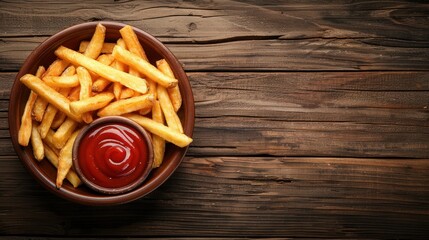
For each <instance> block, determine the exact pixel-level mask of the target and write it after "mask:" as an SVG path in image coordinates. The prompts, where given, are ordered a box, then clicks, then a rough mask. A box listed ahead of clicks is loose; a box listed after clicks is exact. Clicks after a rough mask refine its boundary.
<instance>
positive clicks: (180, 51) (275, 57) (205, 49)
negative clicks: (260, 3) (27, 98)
mask: <svg viewBox="0 0 429 240" xmlns="http://www.w3.org/2000/svg"><path fill="white" fill-rule="evenodd" d="M45 39H46V38H45V37H37V38H34V37H31V38H15V37H13V38H0V48H1V49H3V50H2V51H1V52H0V59H5V61H1V62H0V71H17V70H18V69H19V68H20V66H21V65H22V64H23V63H24V61H25V59H26V58H27V56H28V55H29V54H30V53H31V51H32V50H33V49H35V48H36V47H37V46H38V45H39V44H40V43H41V42H42V41H43V40H45ZM166 46H167V47H168V48H169V49H170V50H171V51H172V52H173V54H174V55H175V56H176V57H177V58H178V59H180V62H181V63H182V64H183V65H184V68H185V70H186V71H250V72H254V71H358V70H364V71H365V70H371V71H373V70H429V67H428V66H429V47H428V46H429V42H428V43H426V47H424V48H422V47H419V46H418V45H417V46H416V45H415V43H414V42H413V41H411V42H408V43H405V42H403V41H401V42H400V43H395V41H392V42H389V44H387V45H385V43H383V42H382V41H379V40H377V39H300V40H288V39H274V40H258V41H254V40H237V41H227V42H224V43H209V44H194V43H189V44H182V43H180V44H178V43H168V42H166ZM279 53H282V54H279ZM398 59H400V60H398Z"/></svg>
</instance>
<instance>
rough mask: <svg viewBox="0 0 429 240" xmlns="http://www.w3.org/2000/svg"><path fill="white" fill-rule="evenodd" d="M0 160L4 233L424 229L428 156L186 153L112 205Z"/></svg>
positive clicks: (414, 233) (384, 233)
mask: <svg viewBox="0 0 429 240" xmlns="http://www.w3.org/2000/svg"><path fill="white" fill-rule="evenodd" d="M0 160H1V162H2V168H0V174H1V176H2V181H1V182H0V196H1V197H0V213H1V215H2V218H0V229H1V234H2V235H16V234H20V235H25V236H30V235H31V236H37V235H43V236H59V235H63V236H69V237H70V236H87V237H90V236H96V235H102V236H111V237H113V236H124V235H126V236H128V237H133V236H137V237H138V236H140V237H141V236H160V237H162V236H166V233H169V234H170V235H171V234H174V236H183V237H184V236H190V235H192V236H200V237H202V236H206V237H209V236H212V237H214V236H224V237H226V236H236V237H238V236H241V237H245V236H254V237H255V236H261V237H320V236H325V237H330V238H333V237H356V238H414V237H419V236H424V235H427V234H429V232H428V231H429V221H428V220H429V219H428V211H429V208H428V206H429V199H428V197H427V196H428V194H429V191H428V188H427V186H428V184H429V161H428V160H429V159H420V160H413V159H351V158H286V157H281V158H273V157H212V158H211V157H209V158H205V157H202V158H192V157H187V158H185V159H184V161H183V163H182V165H181V166H180V167H179V169H178V170H177V172H176V173H175V174H174V175H173V176H172V178H171V179H170V180H168V181H167V182H166V183H165V184H164V185H163V186H162V187H160V188H159V189H157V190H156V191H155V192H153V193H152V194H150V195H149V196H147V197H145V198H143V199H141V200H138V201H136V202H133V203H130V204H127V205H121V206H115V207H109V208H94V207H85V206H79V205H75V204H73V203H70V202H67V201H65V200H62V199H59V198H57V197H55V196H53V195H51V194H50V193H48V192H47V191H45V190H43V189H41V187H39V186H38V184H37V183H36V182H35V180H33V179H31V177H30V176H29V175H28V174H27V172H26V171H25V170H24V169H23V167H22V165H21V163H20V162H19V160H18V159H16V157H0ZM17 206H19V207H17ZM29 212H31V213H36V214H28V213H29Z"/></svg>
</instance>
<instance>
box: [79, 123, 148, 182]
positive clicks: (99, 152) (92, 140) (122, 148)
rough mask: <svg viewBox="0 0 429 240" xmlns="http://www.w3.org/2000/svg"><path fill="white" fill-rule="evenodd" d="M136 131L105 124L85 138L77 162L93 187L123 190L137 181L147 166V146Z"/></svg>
mask: <svg viewBox="0 0 429 240" xmlns="http://www.w3.org/2000/svg"><path fill="white" fill-rule="evenodd" d="M144 139H145V137H144V136H143V135H142V134H141V133H140V132H139V131H137V130H136V129H134V128H133V127H131V126H128V125H126V124H122V123H105V124H103V125H100V126H98V127H97V128H93V129H90V130H89V131H88V132H87V133H86V134H85V135H84V136H83V138H82V140H81V142H80V145H79V149H78V161H79V166H80V169H81V171H82V174H83V175H84V176H85V177H86V178H87V179H88V180H89V181H91V182H93V183H94V184H96V185H98V186H100V187H105V188H120V187H124V186H127V185H129V184H131V183H133V182H135V181H137V180H138V179H139V178H140V177H141V176H142V174H144V171H145V170H146V169H147V168H148V167H149V166H148V146H147V144H148V143H147V142H146V141H145V140H144Z"/></svg>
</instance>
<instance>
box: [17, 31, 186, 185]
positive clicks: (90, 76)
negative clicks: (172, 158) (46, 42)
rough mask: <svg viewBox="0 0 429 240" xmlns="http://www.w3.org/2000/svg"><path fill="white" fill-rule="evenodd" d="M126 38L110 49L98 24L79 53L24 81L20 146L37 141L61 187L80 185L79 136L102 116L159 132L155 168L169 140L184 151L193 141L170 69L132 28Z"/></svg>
mask: <svg viewBox="0 0 429 240" xmlns="http://www.w3.org/2000/svg"><path fill="white" fill-rule="evenodd" d="M119 32H120V34H121V38H119V39H118V40H117V42H116V43H112V42H105V35H106V28H105V27H104V26H103V25H101V24H98V25H97V26H96V29H95V32H94V34H93V36H92V38H91V40H90V41H82V42H81V43H80V46H79V50H78V51H75V50H72V49H69V48H66V47H64V46H60V47H59V48H58V49H56V51H55V55H56V56H57V57H58V58H57V59H56V60H55V61H54V62H52V64H51V65H49V67H48V68H47V69H45V68H44V67H43V66H40V67H39V68H38V70H37V72H36V74H35V75H32V74H25V75H24V76H22V77H21V78H20V81H21V82H22V83H23V84H24V85H25V86H27V87H28V88H29V89H31V92H30V95H29V97H28V100H27V102H26V105H25V108H24V113H23V115H22V119H21V126H20V129H19V131H18V142H19V144H20V145H22V146H28V145H29V143H30V142H31V145H32V148H33V153H34V157H35V159H37V160H38V161H41V160H42V159H44V158H45V157H46V158H47V159H48V160H49V161H50V162H51V163H52V164H53V165H54V166H55V167H56V168H57V179H56V186H57V188H60V187H61V186H62V184H63V181H64V179H67V180H68V181H69V182H70V183H71V184H72V185H73V186H74V187H78V186H79V185H80V184H81V180H80V179H79V177H78V175H77V174H76V172H75V171H74V170H73V166H72V165H73V164H72V148H73V144H74V141H75V139H76V137H77V135H78V134H79V132H80V130H81V129H82V128H83V127H84V126H85V124H89V123H91V122H92V121H93V120H94V119H96V118H97V117H104V116H119V115H120V116H125V117H128V118H129V119H132V120H134V121H135V122H137V123H138V124H140V125H141V126H142V127H143V128H145V129H146V130H147V131H149V132H150V133H152V144H153V150H154V162H153V166H152V167H153V168H156V167H159V166H160V165H161V163H162V161H163V158H164V152H165V145H166V141H168V142H171V143H173V144H175V145H177V146H179V147H185V146H187V145H189V144H190V143H191V142H192V139H191V138H190V137H188V136H186V135H185V134H184V133H183V127H182V123H181V121H180V119H179V117H178V115H177V111H178V110H179V109H180V107H181V105H182V97H181V95H180V90H179V86H178V80H177V79H175V77H174V74H173V72H172V70H171V68H170V66H169V64H168V63H167V61H166V60H165V59H161V60H158V61H157V62H156V66H153V65H152V64H151V63H150V62H149V60H148V59H147V56H146V54H145V51H144V49H143V47H142V45H141V44H140V42H139V40H138V38H137V35H136V34H135V32H134V31H133V29H132V27H131V26H128V25H127V26H125V27H123V28H122V29H120V30H119ZM94 151H96V149H94Z"/></svg>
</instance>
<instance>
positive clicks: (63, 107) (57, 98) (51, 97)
mask: <svg viewBox="0 0 429 240" xmlns="http://www.w3.org/2000/svg"><path fill="white" fill-rule="evenodd" d="M20 81H21V82H22V83H23V84H24V85H25V86H27V87H28V88H30V89H31V90H33V91H34V92H35V93H37V95H38V96H41V97H42V98H44V99H46V101H48V102H49V103H50V104H52V105H54V106H55V107H56V108H57V109H59V110H60V111H62V112H64V113H65V114H67V116H69V117H70V118H72V119H74V120H75V121H77V122H81V121H82V120H81V118H79V116H76V115H75V114H73V113H72V112H70V109H69V104H70V100H68V99H67V98H66V97H64V96H63V95H62V94H61V93H59V92H57V91H55V90H54V89H52V88H51V87H49V86H48V85H47V84H46V83H44V82H43V81H42V80H40V78H38V77H36V76H34V75H31V74H25V75H24V76H22V77H21V79H20Z"/></svg>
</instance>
